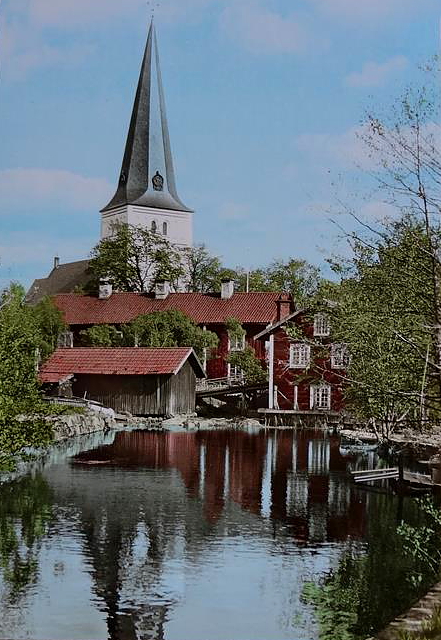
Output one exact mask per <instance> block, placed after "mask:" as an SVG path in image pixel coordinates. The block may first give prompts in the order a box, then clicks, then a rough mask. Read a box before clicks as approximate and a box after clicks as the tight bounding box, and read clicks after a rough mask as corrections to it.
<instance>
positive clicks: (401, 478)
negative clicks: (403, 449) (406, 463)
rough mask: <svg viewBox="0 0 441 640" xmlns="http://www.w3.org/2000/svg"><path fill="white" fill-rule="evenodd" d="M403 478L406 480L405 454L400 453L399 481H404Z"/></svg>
mask: <svg viewBox="0 0 441 640" xmlns="http://www.w3.org/2000/svg"><path fill="white" fill-rule="evenodd" d="M403 480H404V469H403V455H402V454H401V453H399V454H398V482H403Z"/></svg>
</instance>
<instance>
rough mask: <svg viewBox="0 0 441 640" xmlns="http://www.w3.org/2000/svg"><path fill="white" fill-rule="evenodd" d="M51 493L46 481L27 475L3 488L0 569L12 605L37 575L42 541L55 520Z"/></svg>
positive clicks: (39, 477)
mask: <svg viewBox="0 0 441 640" xmlns="http://www.w3.org/2000/svg"><path fill="white" fill-rule="evenodd" d="M51 505H52V492H51V490H50V488H49V485H48V484H47V482H46V481H45V480H44V478H43V477H42V476H41V475H40V474H38V475H37V476H35V477H34V478H32V477H30V476H26V477H25V478H22V479H20V480H16V481H15V482H11V483H9V484H6V485H4V486H2V487H1V488H0V567H1V572H2V574H3V580H4V582H5V585H6V588H7V592H6V599H7V600H8V602H9V603H10V604H17V602H18V601H19V600H20V598H22V597H23V596H24V595H25V592H26V589H27V588H28V587H29V586H30V585H32V584H34V583H35V582H36V579H37V575H38V561H37V556H38V552H39V549H40V542H41V539H42V537H43V535H44V534H45V533H46V530H47V527H48V524H49V522H50V520H51V518H52V509H51Z"/></svg>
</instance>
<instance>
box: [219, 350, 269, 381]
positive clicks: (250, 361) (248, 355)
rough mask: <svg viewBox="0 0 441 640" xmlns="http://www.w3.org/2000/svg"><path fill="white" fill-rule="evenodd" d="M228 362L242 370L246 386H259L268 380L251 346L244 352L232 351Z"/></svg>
mask: <svg viewBox="0 0 441 640" xmlns="http://www.w3.org/2000/svg"><path fill="white" fill-rule="evenodd" d="M227 360H228V362H229V363H230V364H232V365H233V366H235V367H239V368H240V369H241V371H242V373H243V377H244V382H245V383H246V384H259V383H261V382H266V380H267V379H268V374H267V372H266V370H265V369H264V368H263V366H262V364H261V362H260V360H259V359H258V358H257V357H256V355H255V353H254V351H253V349H252V348H251V347H250V346H249V345H247V346H246V347H245V349H244V350H243V351H232V352H231V353H230V354H229V356H228V358H227Z"/></svg>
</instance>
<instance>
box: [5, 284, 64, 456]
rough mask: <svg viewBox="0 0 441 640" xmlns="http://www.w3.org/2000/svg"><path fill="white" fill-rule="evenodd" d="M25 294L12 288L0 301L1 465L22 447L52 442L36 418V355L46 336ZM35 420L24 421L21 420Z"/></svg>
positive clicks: (38, 406) (38, 411)
mask: <svg viewBox="0 0 441 640" xmlns="http://www.w3.org/2000/svg"><path fill="white" fill-rule="evenodd" d="M23 300H24V291H23V289H22V288H21V287H19V286H17V285H15V284H12V285H11V286H10V288H9V289H8V290H6V291H5V292H4V294H3V296H2V298H1V301H0V465H2V466H3V465H4V464H6V463H7V461H8V454H14V453H17V452H18V451H20V449H22V448H23V447H25V446H39V445H41V444H45V443H47V442H49V441H50V439H51V428H50V426H49V425H47V424H46V423H45V422H44V421H43V420H41V419H38V417H37V415H36V414H41V412H42V402H41V398H40V394H39V390H38V383H37V375H36V374H37V365H38V353H39V349H40V348H41V346H42V344H44V343H45V341H46V339H47V335H48V334H46V335H44V334H43V332H42V331H41V328H40V326H39V323H38V316H37V315H36V314H35V313H34V309H33V308H32V307H29V306H26V305H25V304H24V301H23ZM23 415H26V416H35V418H32V419H31V418H29V419H27V420H24V419H21V418H20V416H23Z"/></svg>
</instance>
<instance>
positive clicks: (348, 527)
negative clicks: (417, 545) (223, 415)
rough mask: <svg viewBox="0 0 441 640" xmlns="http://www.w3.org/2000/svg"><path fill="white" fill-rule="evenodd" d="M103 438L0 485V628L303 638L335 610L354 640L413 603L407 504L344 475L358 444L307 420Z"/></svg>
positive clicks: (74, 638)
mask: <svg viewBox="0 0 441 640" xmlns="http://www.w3.org/2000/svg"><path fill="white" fill-rule="evenodd" d="M103 442H104V443H101V444H100V443H96V445H94V446H93V447H92V448H89V449H88V450H86V451H82V452H81V453H77V454H76V455H74V456H69V455H52V456H50V457H49V459H48V460H47V461H46V462H45V463H44V464H41V465H39V466H37V467H36V468H34V469H33V471H32V473H29V474H28V475H26V476H24V477H21V478H19V479H16V480H14V481H13V482H10V483H8V484H4V485H3V486H0V638H8V639H22V640H23V639H24V638H32V639H35V640H43V639H47V640H52V639H53V640H55V639H58V640H86V639H88V640H93V639H104V638H110V639H112V640H132V639H135V638H139V639H143V640H144V639H145V640H147V639H152V640H153V639H154V640H162V639H167V640H227V639H228V640H253V639H255V640H283V639H289V640H316V639H318V638H319V637H320V628H319V624H318V622H317V620H318V616H320V615H321V616H322V619H325V620H326V619H327V618H326V616H328V618H330V619H331V623H332V624H336V623H335V622H333V616H336V615H338V614H339V611H340V609H341V610H342V611H343V614H345V612H346V613H348V615H350V616H352V617H351V629H352V632H353V637H354V638H365V637H367V636H368V635H369V633H370V632H371V631H372V630H373V629H375V628H378V627H380V626H381V625H382V624H383V623H384V622H385V621H387V620H388V619H390V618H391V617H393V616H394V615H396V614H397V613H399V612H400V611H401V610H403V609H404V608H405V607H406V606H407V605H408V604H409V603H410V601H412V599H414V598H415V597H416V593H415V592H413V591H412V588H411V587H410V583H409V580H408V577H409V576H408V574H409V571H411V570H412V566H411V564H410V561H408V560H407V559H406V558H405V557H404V556H403V553H402V550H401V540H400V538H399V536H397V534H396V526H397V523H398V522H400V521H401V519H402V518H404V519H405V520H412V519H413V518H415V517H416V516H415V511H416V506H415V504H414V502H413V501H411V500H409V499H405V500H403V499H401V498H400V499H398V498H396V497H394V496H392V495H390V494H389V495H388V494H384V493H371V492H369V493H368V492H365V491H362V490H359V489H357V488H355V487H354V486H353V484H352V482H351V478H350V474H349V472H350V470H351V469H356V468H365V467H369V466H372V465H373V464H375V463H376V460H375V459H374V457H373V454H370V455H361V454H353V453H350V452H349V451H347V450H346V451H345V450H344V449H342V447H341V446H340V441H339V438H338V437H332V436H331V437H328V436H327V435H326V434H324V433H323V432H322V431H315V430H303V431H298V432H295V431H291V430H280V431H275V430H263V429H262V430H251V431H245V430H235V429H225V430H210V431H209V430H206V431H197V432H189V433H187V432H175V433H172V432H147V431H132V432H127V431H125V432H118V433H112V434H110V435H107V436H106V439H105V440H103ZM89 447H90V444H89ZM80 449H81V446H80V447H78V445H77V450H80ZM323 580H325V581H326V584H327V585H328V587H327V588H328V591H327V593H328V597H327V598H326V597H325V599H324V600H322V601H321V604H319V606H317V600H315V603H316V604H314V603H313V602H312V601H311V599H310V598H309V599H308V598H307V597H306V593H307V590H308V586H306V587H305V585H308V584H310V583H316V584H323ZM329 594H330V595H329ZM323 616H324V618H323ZM332 624H331V626H332Z"/></svg>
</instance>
